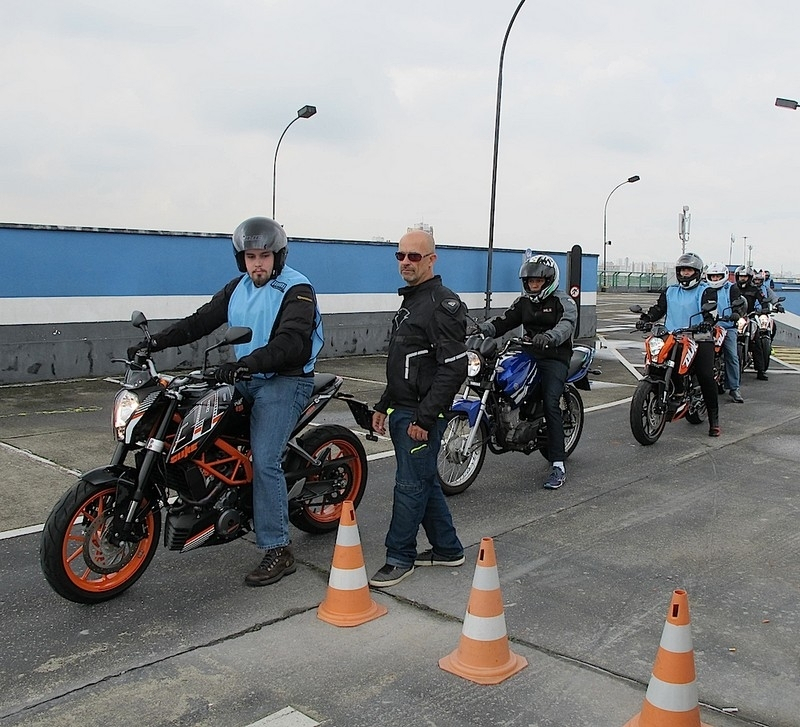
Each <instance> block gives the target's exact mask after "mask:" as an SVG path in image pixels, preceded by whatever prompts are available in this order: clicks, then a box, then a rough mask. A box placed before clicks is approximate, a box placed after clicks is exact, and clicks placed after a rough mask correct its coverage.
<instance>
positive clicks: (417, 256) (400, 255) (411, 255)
mask: <svg viewBox="0 0 800 727" xmlns="http://www.w3.org/2000/svg"><path fill="white" fill-rule="evenodd" d="M431 255H433V253H432V252H429V253H426V254H425V255H423V254H422V253H421V252H396V253H395V254H394V256H395V257H396V258H397V259H398V260H399V261H400V262H403V260H405V259H406V257H408V259H409V260H410V261H411V262H412V263H418V262H419V261H420V260H422V258H424V257H430V256H431Z"/></svg>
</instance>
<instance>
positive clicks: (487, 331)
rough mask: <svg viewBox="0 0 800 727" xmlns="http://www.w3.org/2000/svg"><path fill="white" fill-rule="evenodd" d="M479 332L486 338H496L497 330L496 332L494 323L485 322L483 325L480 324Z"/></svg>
mask: <svg viewBox="0 0 800 727" xmlns="http://www.w3.org/2000/svg"><path fill="white" fill-rule="evenodd" d="M478 331H480V332H481V333H482V334H483V335H484V336H490V337H491V338H494V334H495V330H494V323H491V322H490V321H484V322H483V323H479V324H478Z"/></svg>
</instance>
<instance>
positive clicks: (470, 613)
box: [439, 538, 528, 684]
mask: <svg viewBox="0 0 800 727" xmlns="http://www.w3.org/2000/svg"><path fill="white" fill-rule="evenodd" d="M439 666H440V667H441V668H442V669H444V670H445V671H449V672H451V673H452V674H455V675H457V676H460V677H463V678H464V679H469V680H470V681H473V682H477V683H478V684H499V683H500V682H502V681H503V680H505V679H508V677H510V676H513V675H514V674H516V673H517V672H518V671H520V670H521V669H524V668H525V667H526V666H528V661H527V659H525V658H524V657H522V656H519V655H517V654H515V653H513V652H512V651H511V650H510V649H509V647H508V635H507V633H506V617H505V615H504V614H503V595H502V593H501V592H500V578H499V576H498V574H497V560H496V558H495V554H494V542H493V541H492V539H491V538H483V539H482V540H481V547H480V550H479V552H478V563H477V565H476V567H475V577H474V578H473V580H472V591H471V593H470V596H469V603H468V604H467V613H466V615H465V616H464V626H463V628H462V630H461V640H460V642H459V645H458V648H457V649H456V650H455V651H454V652H452V653H451V654H448V655H447V656H445V657H443V658H441V659H439Z"/></svg>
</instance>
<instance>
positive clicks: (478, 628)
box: [461, 611, 507, 641]
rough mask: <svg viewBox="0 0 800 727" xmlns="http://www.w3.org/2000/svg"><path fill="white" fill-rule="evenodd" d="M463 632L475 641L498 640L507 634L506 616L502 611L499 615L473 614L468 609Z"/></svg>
mask: <svg viewBox="0 0 800 727" xmlns="http://www.w3.org/2000/svg"><path fill="white" fill-rule="evenodd" d="M461 633H462V634H463V635H464V636H466V637H468V638H470V639H474V640H475V641H497V639H502V638H503V637H504V636H505V635H506V634H507V632H506V617H505V615H504V614H502V613H501V614H500V615H499V616H473V615H472V614H471V613H470V612H469V611H467V613H466V615H465V616H464V628H463V629H462V630H461Z"/></svg>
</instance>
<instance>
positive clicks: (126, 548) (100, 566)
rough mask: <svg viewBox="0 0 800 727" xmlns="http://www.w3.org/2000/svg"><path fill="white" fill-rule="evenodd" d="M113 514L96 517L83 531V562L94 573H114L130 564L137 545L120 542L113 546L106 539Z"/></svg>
mask: <svg viewBox="0 0 800 727" xmlns="http://www.w3.org/2000/svg"><path fill="white" fill-rule="evenodd" d="M113 518H114V514H113V513H108V514H105V515H102V516H100V517H96V518H95V519H94V520H93V521H92V524H91V526H90V527H89V528H87V530H86V531H85V536H84V537H85V540H84V543H83V562H84V563H86V565H87V566H88V567H89V568H90V569H91V570H93V571H94V572H95V573H100V574H103V575H105V574H108V573H116V572H117V571H118V570H120V569H121V568H124V567H125V566H126V565H127V564H128V563H130V561H131V559H132V558H133V556H134V554H135V553H136V549H137V548H138V543H130V542H122V543H120V544H119V545H114V544H113V543H111V542H110V540H109V539H108V536H109V530H110V529H109V527H107V526H110V525H111V521H112V520H113Z"/></svg>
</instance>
